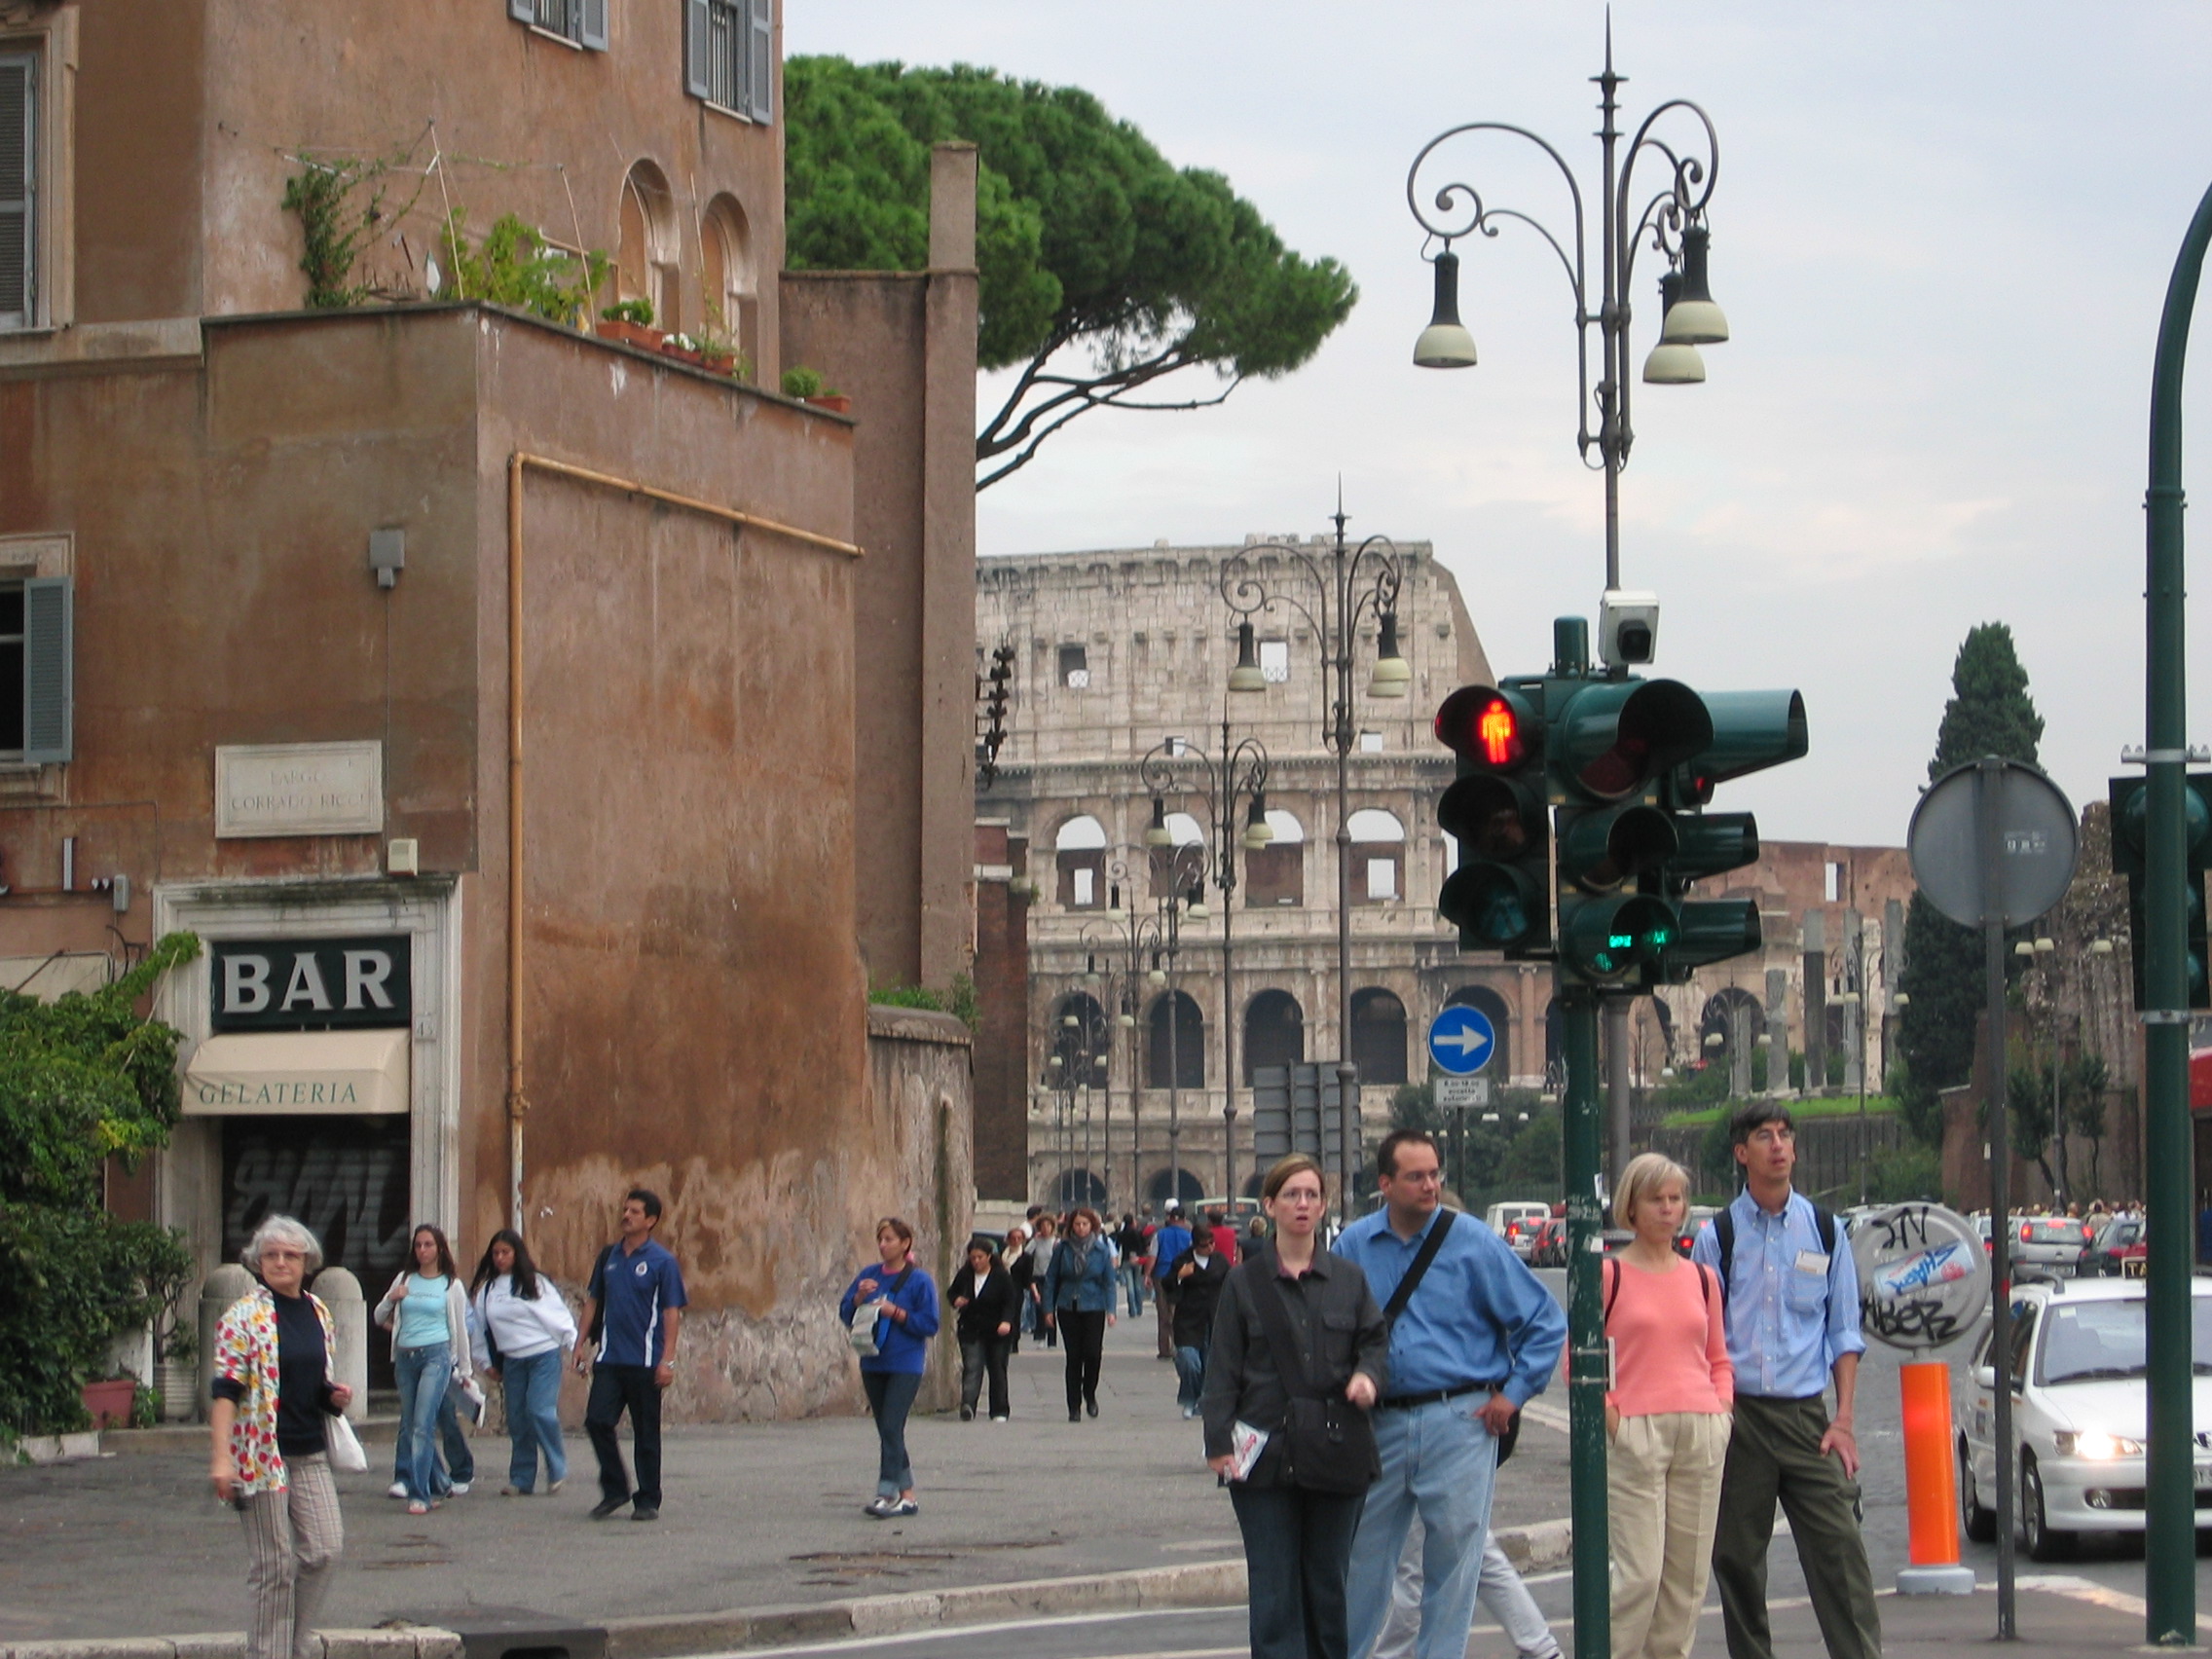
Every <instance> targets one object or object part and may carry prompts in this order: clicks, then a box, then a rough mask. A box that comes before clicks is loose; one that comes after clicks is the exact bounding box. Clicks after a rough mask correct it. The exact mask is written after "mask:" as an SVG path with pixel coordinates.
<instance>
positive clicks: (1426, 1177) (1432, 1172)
mask: <svg viewBox="0 0 2212 1659" xmlns="http://www.w3.org/2000/svg"><path fill="white" fill-rule="evenodd" d="M1384 1179H1385V1180H1390V1181H1402V1182H1405V1183H1407V1184H1409V1185H1411V1186H1416V1187H1433V1186H1435V1185H1437V1184H1438V1183H1439V1182H1441V1181H1442V1180H1443V1179H1444V1171H1443V1170H1441V1169H1401V1170H1399V1171H1398V1172H1397V1173H1396V1174H1395V1175H1389V1176H1385V1177H1384Z"/></svg>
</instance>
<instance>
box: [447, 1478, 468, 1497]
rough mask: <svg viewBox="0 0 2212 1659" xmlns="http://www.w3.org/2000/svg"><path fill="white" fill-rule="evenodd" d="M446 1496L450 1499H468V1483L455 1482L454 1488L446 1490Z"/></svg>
mask: <svg viewBox="0 0 2212 1659" xmlns="http://www.w3.org/2000/svg"><path fill="white" fill-rule="evenodd" d="M446 1495H447V1496H448V1497H466V1496H467V1495H468V1483H467V1482H466V1481H456V1482H454V1483H453V1485H452V1486H450V1487H448V1488H447V1489H446Z"/></svg>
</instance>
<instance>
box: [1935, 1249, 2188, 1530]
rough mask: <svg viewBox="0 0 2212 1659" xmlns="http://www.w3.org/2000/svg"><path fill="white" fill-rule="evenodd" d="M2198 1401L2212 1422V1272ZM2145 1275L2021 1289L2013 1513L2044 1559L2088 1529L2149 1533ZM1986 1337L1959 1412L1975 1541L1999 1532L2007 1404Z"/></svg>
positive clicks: (1964, 1497)
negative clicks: (2000, 1397)
mask: <svg viewBox="0 0 2212 1659" xmlns="http://www.w3.org/2000/svg"><path fill="white" fill-rule="evenodd" d="M2191 1288H2192V1291H2193V1293H2194V1301H2193V1302H2192V1304H2191V1307H2192V1310H2193V1312H2194V1344H2193V1351H2194V1357H2195V1378H2196V1380H2195V1385H2194V1386H2195V1403H2194V1418H2195V1420H2196V1421H2198V1422H2212V1279H2204V1278H2199V1279H2196V1280H2194V1282H2193V1284H2192V1286H2191ZM2143 1292H2144V1284H2143V1281H2142V1280H2141V1279H2069V1280H2067V1281H2065V1282H2063V1283H2054V1284H2020V1285H2015V1286H2014V1287H2013V1291H2012V1331H2011V1345H2012V1346H2011V1350H2010V1358H2011V1369H2012V1377H2011V1382H2012V1433H2013V1436H2014V1439H2015V1445H2014V1449H2013V1470H2014V1474H2013V1478H2014V1479H2015V1480H2016V1481H2018V1483H2019V1498H2018V1501H2017V1503H2016V1505H2015V1510H2014V1513H2015V1515H2016V1517H2017V1521H2016V1526H2017V1529H2018V1531H2019V1535H2020V1538H2021V1541H2022V1543H2023V1544H2024V1545H2025V1547H2026V1549H2027V1552H2028V1554H2029V1555H2030V1556H2032V1557H2034V1558H2035V1559H2036V1560H2037V1561H2050V1560H2053V1559H2054V1558H2056V1557H2057V1556H2059V1555H2062V1554H2063V1553H2064V1552H2065V1551H2066V1550H2067V1548H2068V1547H2069V1546H2071V1545H2072V1543H2073V1541H2074V1535H2075V1534H2076V1533H2077V1532H2140V1531H2142V1530H2143V1494H2144V1486H2145V1479H2146V1477H2145V1471H2144V1462H2143V1441H2144V1435H2145V1432H2146V1431H2145V1424H2146V1422H2147V1421H2148V1419H2149V1417H2150V1400H2149V1395H2148V1384H2147V1383H2145V1381H2144V1306H2145V1305H2144V1300H2143ZM1989 1345H1990V1338H1989V1336H1988V1334H1987V1333H1984V1335H1983V1336H1982V1339H1981V1342H1980V1344H1979V1346H1976V1348H1975V1349H1974V1356H1973V1369H1972V1376H1971V1393H1970V1395H1969V1397H1968V1399H1967V1402H1966V1405H1965V1409H1964V1410H1963V1411H1961V1412H1960V1414H1959V1421H1960V1423H1961V1425H1962V1426H1961V1428H1960V1431H1959V1437H1958V1449H1957V1450H1958V1462H1959V1518H1960V1521H1961V1524H1962V1525H1963V1526H1964V1527H1965V1529H1966V1533H1967V1536H1968V1537H1970V1538H1973V1539H1976V1540H1979V1541H1982V1542H1986V1541H1988V1540H1989V1539H1990V1538H1992V1537H1994V1536H1995V1535H1996V1531H1997V1517H1996V1513H1995V1509H1994V1505H1993V1504H1992V1502H1991V1501H1990V1497H1989V1494H1990V1493H1991V1491H1992V1484H1993V1483H1994V1481H1995V1480H1996V1478H1997V1477H1996V1463H1997V1451H1996V1443H1995V1438H1994V1435H1993V1433H1992V1426H1991V1425H1992V1419H1993V1416H1994V1412H1995V1407H1996V1396H1995V1393H1994V1390H1993V1383H1994V1378H1993V1376H1992V1374H1991V1371H1990V1367H1989V1364H1988V1360H1989ZM2194 1460H2195V1466H2196V1501H2197V1524H2198V1525H2199V1526H2202V1527H2212V1507H2208V1505H2212V1450H2207V1448H2206V1447H2205V1445H2204V1444H2203V1443H2202V1442H2201V1441H2200V1442H2199V1443H2198V1444H2197V1446H2196V1447H2195V1448H2194Z"/></svg>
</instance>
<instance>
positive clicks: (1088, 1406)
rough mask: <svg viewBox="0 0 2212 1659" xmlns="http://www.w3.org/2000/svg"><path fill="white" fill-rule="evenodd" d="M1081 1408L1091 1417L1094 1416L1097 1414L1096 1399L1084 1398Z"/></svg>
mask: <svg viewBox="0 0 2212 1659" xmlns="http://www.w3.org/2000/svg"><path fill="white" fill-rule="evenodd" d="M1083 1409H1084V1410H1085V1411H1087V1412H1088V1413H1089V1414H1090V1415H1091V1416H1092V1417H1096V1416H1097V1415H1098V1402H1097V1401H1096V1400H1086V1401H1084V1402H1083Z"/></svg>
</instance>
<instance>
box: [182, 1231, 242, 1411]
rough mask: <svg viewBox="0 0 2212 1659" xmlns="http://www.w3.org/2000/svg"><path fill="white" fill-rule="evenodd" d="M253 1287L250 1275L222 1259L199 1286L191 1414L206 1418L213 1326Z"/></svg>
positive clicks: (212, 1370)
mask: <svg viewBox="0 0 2212 1659" xmlns="http://www.w3.org/2000/svg"><path fill="white" fill-rule="evenodd" d="M252 1288H253V1275H252V1274H251V1273H249V1272H246V1271H245V1269H243V1268H241V1267H240V1266H239V1265H238V1264H237V1263H236V1262H225V1263H224V1264H223V1265H222V1266H221V1267H219V1268H217V1269H216V1270H215V1271H214V1272H211V1273H209V1274H208V1275H207V1277H206V1278H205V1279H204V1280H203V1281H202V1283H201V1286H200V1388H199V1391H198V1398H197V1401H196V1408H195V1410H194V1412H193V1414H192V1415H193V1416H194V1417H195V1418H196V1419H200V1420H201V1421H203V1422H204V1421H205V1420H206V1418H207V1401H208V1398H209V1396H208V1392H207V1390H208V1389H209V1388H211V1387H212V1386H213V1385H214V1383H215V1327H216V1326H217V1325H219V1324H221V1323H222V1319H223V1315H224V1314H225V1313H227V1312H229V1311H230V1308H231V1304H232V1303H234V1302H236V1301H237V1300H238V1299H239V1298H240V1297H241V1296H243V1295H245V1293H246V1292H247V1291H249V1290H251V1289H252Z"/></svg>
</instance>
